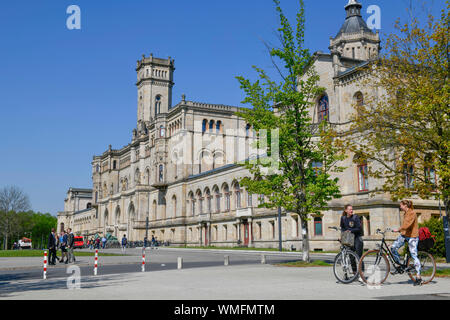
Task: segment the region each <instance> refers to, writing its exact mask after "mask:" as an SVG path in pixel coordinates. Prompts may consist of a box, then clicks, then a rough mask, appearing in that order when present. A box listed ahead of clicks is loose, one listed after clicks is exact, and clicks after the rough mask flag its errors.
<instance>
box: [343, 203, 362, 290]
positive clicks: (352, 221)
mask: <svg viewBox="0 0 450 320" xmlns="http://www.w3.org/2000/svg"><path fill="white" fill-rule="evenodd" d="M341 231H342V232H346V231H348V232H351V233H353V234H354V236H355V243H354V245H353V247H352V248H351V249H352V250H353V251H355V253H356V254H357V255H358V257H359V258H361V256H362V254H363V249H364V241H363V239H362V233H363V232H362V226H361V220H360V219H359V217H358V216H357V215H356V214H353V206H352V205H350V204H347V205H346V206H345V207H344V212H343V213H342V217H341ZM354 260H355V259H351V264H352V269H353V272H357V269H358V266H357V264H356V261H354ZM362 269H363V270H364V265H363V266H362ZM358 280H360V281H362V279H361V277H359V278H358Z"/></svg>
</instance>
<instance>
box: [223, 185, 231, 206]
mask: <svg viewBox="0 0 450 320" xmlns="http://www.w3.org/2000/svg"><path fill="white" fill-rule="evenodd" d="M223 194H224V195H225V211H230V189H229V188H228V185H227V184H225V186H224V187H223Z"/></svg>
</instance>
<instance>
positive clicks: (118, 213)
mask: <svg viewBox="0 0 450 320" xmlns="http://www.w3.org/2000/svg"><path fill="white" fill-rule="evenodd" d="M119 223H120V207H117V209H116V217H115V224H119Z"/></svg>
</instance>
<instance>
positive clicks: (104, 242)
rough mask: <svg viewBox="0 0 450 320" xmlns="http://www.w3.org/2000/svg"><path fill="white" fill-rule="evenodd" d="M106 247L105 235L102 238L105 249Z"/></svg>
mask: <svg viewBox="0 0 450 320" xmlns="http://www.w3.org/2000/svg"><path fill="white" fill-rule="evenodd" d="M105 247H106V238H105V236H103V238H102V248H103V249H105Z"/></svg>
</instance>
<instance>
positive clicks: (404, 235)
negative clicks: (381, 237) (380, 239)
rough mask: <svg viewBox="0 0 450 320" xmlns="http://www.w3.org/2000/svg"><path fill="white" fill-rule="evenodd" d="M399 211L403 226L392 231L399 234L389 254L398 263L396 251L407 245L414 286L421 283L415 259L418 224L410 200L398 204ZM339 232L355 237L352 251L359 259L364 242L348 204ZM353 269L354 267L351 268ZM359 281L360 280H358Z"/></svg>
mask: <svg viewBox="0 0 450 320" xmlns="http://www.w3.org/2000/svg"><path fill="white" fill-rule="evenodd" d="M400 211H403V213H404V219H403V224H402V226H401V227H400V228H399V229H394V230H392V231H393V232H399V233H400V235H399V236H398V238H397V240H396V241H395V242H394V243H393V244H392V246H391V252H392V254H393V256H394V258H395V260H396V262H397V263H400V255H399V253H398V250H399V249H400V248H401V247H402V246H403V245H404V244H405V243H408V246H409V252H410V254H411V257H412V258H413V260H414V267H415V269H416V271H417V279H416V281H415V282H414V286H416V285H420V284H421V283H422V278H421V276H420V268H421V265H420V260H419V258H418V257H417V245H418V243H419V223H418V219H417V214H416V213H415V211H414V208H413V203H412V201H410V200H403V201H401V202H400ZM340 226H341V231H342V232H345V231H349V232H352V233H353V234H354V235H355V242H354V246H353V248H352V249H353V250H354V251H355V252H356V254H357V255H358V256H359V258H361V256H362V254H363V249H364V242H363V239H362V235H363V231H362V225H361V220H360V219H359V217H358V216H357V215H356V214H353V206H352V205H350V204H348V205H346V206H345V207H344V212H343V213H342V217H341V223H340ZM353 267H355V266H353ZM359 280H360V281H361V279H359Z"/></svg>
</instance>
